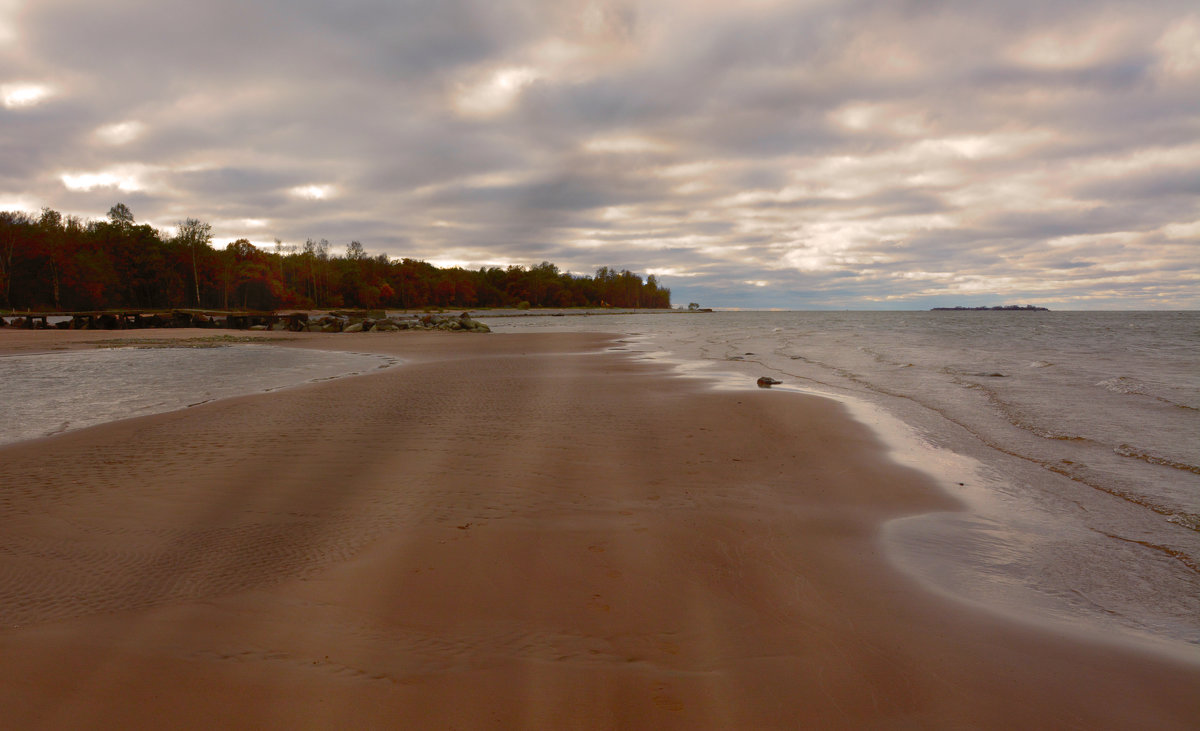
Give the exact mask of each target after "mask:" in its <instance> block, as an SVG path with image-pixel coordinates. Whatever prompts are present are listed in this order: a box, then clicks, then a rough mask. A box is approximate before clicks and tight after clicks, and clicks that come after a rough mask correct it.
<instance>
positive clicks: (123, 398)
mask: <svg viewBox="0 0 1200 731" xmlns="http://www.w3.org/2000/svg"><path fill="white" fill-rule="evenodd" d="M396 363H397V360H396V359H395V358H388V357H385V356H379V355H370V354H361V353H342V352H328V351H318V350H301V349H296V348H286V347H279V346H272V345H241V344H239V345H224V346H219V347H120V348H104V349H97V350H64V351H56V352H51V353H38V354H30V355H6V356H0V384H2V387H0V444H7V443H11V442H17V441H22V440H25V439H36V438H39V437H47V436H52V435H54V434H58V433H61V432H64V431H71V430H75V429H82V428H84V427H88V426H94V425H97V424H103V423H105V422H109V421H116V420H118V419H126V418H130V417H134V416H145V415H148V414H157V413H162V412H166V411H174V410H176V409H182V408H187V407H189V406H195V405H197V404H201V403H207V402H209V401H214V400H217V399H222V398H229V397H231V396H241V395H245V394H250V393H260V392H266V391H274V390H277V389H280V388H287V387H290V386H298V385H301V384H304V383H311V382H314V381H319V380H324V379H329V378H339V377H343V376H349V375H356V374H359V373H365V372H367V371H370V370H374V369H376V368H381V367H389V366H391V365H395V364H396Z"/></svg>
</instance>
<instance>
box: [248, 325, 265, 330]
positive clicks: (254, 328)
mask: <svg viewBox="0 0 1200 731" xmlns="http://www.w3.org/2000/svg"><path fill="white" fill-rule="evenodd" d="M250 329H251V330H267V329H268V328H267V326H266V325H251V326H250Z"/></svg>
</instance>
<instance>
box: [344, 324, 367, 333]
mask: <svg viewBox="0 0 1200 731" xmlns="http://www.w3.org/2000/svg"><path fill="white" fill-rule="evenodd" d="M362 331H363V324H362V323H361V322H355V323H351V324H349V325H347V326H346V327H344V328H342V332H344V333H360V332H362Z"/></svg>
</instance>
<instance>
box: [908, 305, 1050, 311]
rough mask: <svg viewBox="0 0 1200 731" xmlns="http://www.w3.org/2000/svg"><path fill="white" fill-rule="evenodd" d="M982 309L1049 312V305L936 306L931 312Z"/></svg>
mask: <svg viewBox="0 0 1200 731" xmlns="http://www.w3.org/2000/svg"><path fill="white" fill-rule="evenodd" d="M980 310H988V311H991V310H1003V311H1006V312H1008V311H1014V310H1015V311H1018V312H1049V311H1050V308H1048V307H1035V306H1034V305H996V306H995V307H934V308H933V309H932V310H930V312H976V311H980Z"/></svg>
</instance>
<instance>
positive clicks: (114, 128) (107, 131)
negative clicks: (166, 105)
mask: <svg viewBox="0 0 1200 731" xmlns="http://www.w3.org/2000/svg"><path fill="white" fill-rule="evenodd" d="M145 131H146V125H144V124H142V123H141V122H138V121H129V122H117V123H116V124H107V125H105V126H103V127H100V128H99V129H97V130H96V132H95V137H96V139H97V140H99V141H100V142H103V143H104V144H106V145H126V144H129V143H130V142H133V141H134V140H136V139H137V138H138V137H141V136H142V133H144V132H145Z"/></svg>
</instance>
